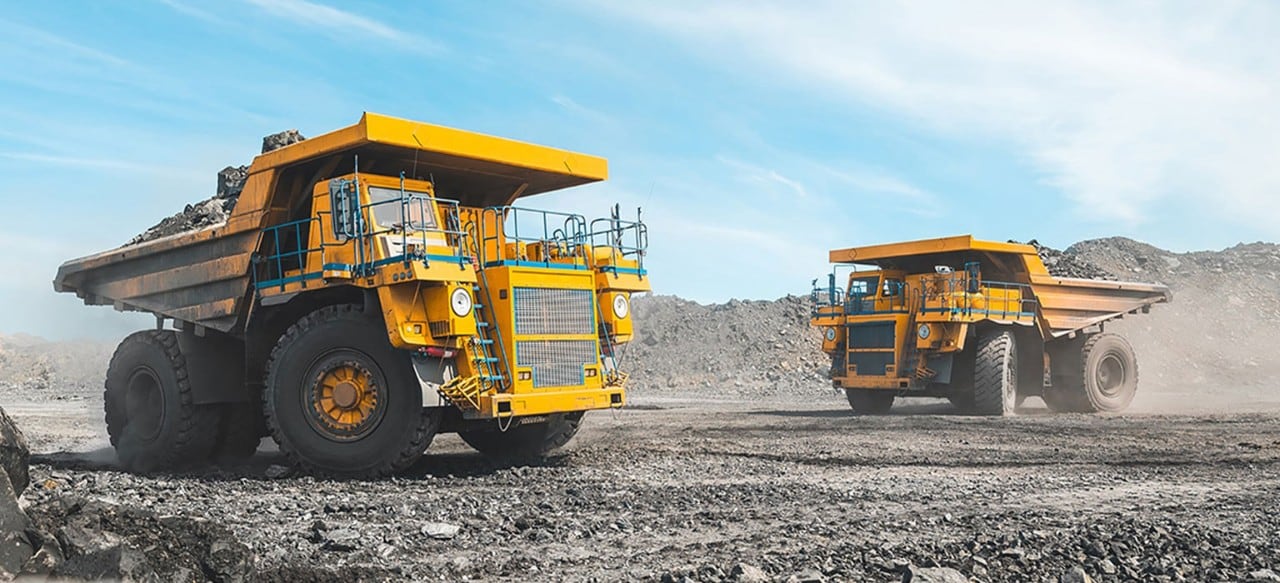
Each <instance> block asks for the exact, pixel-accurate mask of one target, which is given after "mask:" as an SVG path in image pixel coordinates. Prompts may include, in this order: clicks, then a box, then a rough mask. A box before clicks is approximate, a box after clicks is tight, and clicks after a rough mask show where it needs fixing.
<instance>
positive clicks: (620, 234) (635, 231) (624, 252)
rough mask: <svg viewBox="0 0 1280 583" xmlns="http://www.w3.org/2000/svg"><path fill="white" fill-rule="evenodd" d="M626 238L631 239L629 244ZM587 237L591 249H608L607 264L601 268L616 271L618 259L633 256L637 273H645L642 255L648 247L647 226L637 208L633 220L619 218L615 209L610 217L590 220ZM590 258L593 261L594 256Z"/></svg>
mask: <svg viewBox="0 0 1280 583" xmlns="http://www.w3.org/2000/svg"><path fill="white" fill-rule="evenodd" d="M601 224H603V225H604V227H603V228H597V225H601ZM628 238H629V239H630V241H631V242H630V244H628V242H627V240H628ZM587 239H588V241H589V242H590V243H591V247H592V248H593V249H599V248H601V247H605V248H607V249H609V262H608V265H605V266H602V267H601V269H604V270H612V271H614V272H617V270H618V262H619V259H627V258H632V257H633V258H635V261H636V270H637V272H638V275H641V276H643V275H644V274H645V270H644V256H645V252H646V251H647V250H648V249H649V227H648V225H645V224H644V222H643V221H641V220H640V217H639V211H638V210H637V211H636V220H634V221H630V220H625V219H622V218H619V217H618V216H617V211H616V209H615V211H614V215H613V216H611V217H608V218H603V217H602V218H598V219H595V220H593V221H591V228H590V232H589V233H588V234H587ZM602 240H603V241H602ZM592 260H593V261H594V258H592Z"/></svg>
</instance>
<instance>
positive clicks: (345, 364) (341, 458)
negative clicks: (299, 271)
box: [262, 305, 440, 478]
mask: <svg viewBox="0 0 1280 583" xmlns="http://www.w3.org/2000/svg"><path fill="white" fill-rule="evenodd" d="M335 379H338V380H340V382H334V380H335ZM420 387H421V385H420V384H419V383H418V380H417V377H416V376H415V375H414V373H413V365H412V362H411V361H410V355H409V353H407V352H404V351H399V350H396V349H395V348H393V347H392V346H391V343H390V342H389V341H388V340H387V335H386V330H385V329H384V327H383V325H382V321H381V318H376V315H375V316H370V315H366V314H365V313H364V312H363V310H362V309H361V308H360V307H359V306H354V305H337V306H328V307H324V308H321V309H319V310H316V311H314V312H312V313H310V314H308V315H307V316H304V317H303V318H302V319H301V320H299V321H298V322H297V323H296V324H294V325H293V326H290V327H289V330H288V331H286V332H285V334H284V336H283V337H281V338H280V341H279V343H277V344H276V347H275V350H273V351H272V352H271V358H270V360H269V362H268V363H267V379H266V387H265V389H264V390H263V395H262V405H263V407H262V408H263V412H264V413H265V415H266V421H267V427H268V429H269V431H270V433H271V437H272V438H273V439H275V441H276V443H277V444H279V446H280V451H282V452H284V453H285V455H287V456H288V457H289V458H290V459H291V460H293V461H294V463H296V464H297V465H299V466H301V467H302V468H303V469H304V470H307V471H309V472H311V473H315V474H320V475H327V476H338V477H356V478H373V477H380V476H386V475H389V474H393V473H396V472H399V471H401V470H404V469H405V468H407V467H409V466H410V465H412V464H413V463H414V462H415V461H417V460H418V458H420V457H422V453H423V452H424V451H425V450H426V449H427V446H428V445H430V443H431V439H432V438H433V437H435V434H436V431H437V430H438V429H439V427H440V411H439V409H434V408H432V409H424V408H423V407H422V390H421V388H420ZM340 393H341V395H342V396H340ZM326 395H327V396H326ZM326 408H327V409H326Z"/></svg>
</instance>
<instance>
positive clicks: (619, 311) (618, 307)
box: [613, 295, 631, 318]
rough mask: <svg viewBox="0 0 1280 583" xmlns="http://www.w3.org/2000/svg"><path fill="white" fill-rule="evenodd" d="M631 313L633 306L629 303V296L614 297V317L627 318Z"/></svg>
mask: <svg viewBox="0 0 1280 583" xmlns="http://www.w3.org/2000/svg"><path fill="white" fill-rule="evenodd" d="M629 313H631V305H630V304H629V303H628V302H627V296H623V295H617V296H613V315H615V316H617V317H619V318H626V317H627V314H629Z"/></svg>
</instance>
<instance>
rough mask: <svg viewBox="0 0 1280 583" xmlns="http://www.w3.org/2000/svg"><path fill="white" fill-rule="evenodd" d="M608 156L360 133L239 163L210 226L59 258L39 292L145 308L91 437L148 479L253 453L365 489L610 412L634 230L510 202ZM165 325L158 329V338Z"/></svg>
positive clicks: (405, 123) (521, 449)
mask: <svg viewBox="0 0 1280 583" xmlns="http://www.w3.org/2000/svg"><path fill="white" fill-rule="evenodd" d="M607 174H608V171H607V163H606V161H605V160H604V159H602V158H598V157H595V156H589V155H586V154H579V153H574V152H568V151H564V150H559V149H555V148H549V147H545V146H538V145H533V144H527V143H523V142H517V141H513V140H508V139H504V138H498V137H493V136H487V135H482V134H476V133H471V132H466V131H461V130H456V129H450V128H445V127H440V126H435V125H430V124H426V123H421V122H415V121H409V120H404V119H397V118H392V117H387V116H382V115H377V114H372V113H366V114H365V115H364V116H363V117H362V118H361V119H360V121H359V123H357V124H355V125H352V126H350V127H346V128H343V129H339V130H337V131H334V132H331V133H328V134H325V135H321V136H319V137H315V138H312V139H309V140H305V141H303V142H299V143H297V144H293V145H290V146H286V147H284V148H281V149H279V150H275V151H272V152H270V153H267V154H263V155H261V156H258V157H257V158H255V159H254V161H253V164H252V165H251V166H250V168H249V175H248V180H247V183H246V185H245V188H244V191H243V192H242V193H241V195H240V198H239V200H238V202H237V203H236V206H235V208H234V210H233V211H232V213H231V216H230V217H229V219H228V220H227V221H226V223H225V224H220V225H214V226H211V227H208V228H205V229H201V230H198V231H194V232H189V233H182V234H178V235H173V236H170V237H165V238H162V239H157V240H154V241H150V242H145V243H141V244H137V245H132V246H126V247H122V248H119V249H114V250H111V251H107V252H104V253H100V254H97V255H93V256H90V257H84V258H81V259H75V260H72V261H68V262H67V263H65V264H63V265H62V266H61V268H59V270H58V274H57V277H56V279H55V280H54V287H55V289H57V290H58V291H62V292H72V293H75V294H77V295H78V296H79V297H81V298H83V299H84V301H85V303H87V304H90V305H112V306H114V307H115V308H116V309H118V310H129V311H142V312H149V313H152V314H154V315H155V316H156V319H157V327H156V329H155V330H148V331H143V332H138V333H136V334H133V335H131V336H129V337H128V338H126V339H125V340H124V341H123V342H122V343H121V344H120V347H119V348H118V349H117V351H116V354H115V356H114V357H113V358H112V361H111V365H110V368H109V370H108V373H107V381H106V392H105V401H106V402H105V409H106V420H107V429H108V433H109V434H110V438H111V442H112V444H113V445H115V447H116V449H117V451H118V453H119V455H120V458H121V461H122V462H123V463H124V464H125V466H126V467H128V468H130V469H133V470H139V471H146V470H152V469H159V468H171V467H180V466H187V465H191V464H197V463H201V462H204V461H207V460H210V459H216V458H222V457H240V456H245V455H247V454H250V453H252V452H253V451H254V449H255V448H256V447H257V444H258V442H259V440H260V438H261V437H262V436H263V435H267V434H269V435H271V436H272V437H273V438H274V439H275V441H276V442H277V443H278V444H279V445H280V448H281V450H282V451H284V452H285V453H286V454H287V455H288V456H289V457H290V458H292V459H293V460H294V461H295V462H296V463H298V464H299V465H301V466H303V467H304V468H306V469H309V470H312V471H316V472H320V473H325V474H338V475H356V476H376V475H384V474H388V473H391V472H395V471H398V470H400V469H403V468H404V467H406V466H408V465H409V464H411V463H413V462H414V461H415V460H417V459H418V458H419V457H420V456H421V455H422V453H423V451H424V450H425V449H426V448H427V446H428V444H429V443H430V441H431V439H432V437H433V436H434V435H436V434H437V433H441V432H457V433H459V434H460V435H461V437H462V438H463V439H464V440H465V441H466V442H467V443H469V444H471V445H472V446H473V447H475V448H476V449H477V450H479V451H481V452H483V453H485V454H489V455H495V456H512V455H540V454H544V453H546V452H548V451H550V450H552V449H555V448H557V447H559V446H562V445H564V444H565V443H566V442H567V441H568V440H569V439H570V438H571V437H572V436H573V434H574V433H575V432H576V431H577V429H578V426H579V423H580V421H581V418H582V415H583V413H584V412H585V411H589V410H593V409H607V408H616V407H621V406H622V405H623V404H624V403H625V402H626V398H625V384H626V380H627V375H626V374H625V373H624V372H623V371H621V370H619V369H618V368H617V366H616V363H615V361H614V359H613V354H614V350H615V349H616V347H617V346H619V345H621V344H624V343H626V342H628V341H630V339H631V335H632V324H631V314H630V303H629V302H630V295H631V294H632V293H635V292H640V291H647V290H649V289H650V285H649V279H648V274H647V271H646V269H645V267H644V263H643V262H644V254H645V248H646V246H647V243H648V242H647V238H648V234H647V229H646V227H645V225H644V223H643V222H641V221H640V219H639V216H638V214H637V216H636V219H635V220H626V219H623V218H622V217H620V216H619V214H618V212H617V209H616V207H615V209H614V212H613V213H612V215H611V216H609V217H605V218H601V219H596V220H594V221H591V222H588V221H587V220H586V219H585V218H584V217H583V216H581V215H578V214H574V213H564V212H554V211H547V210H537V209H531V208H526V207H523V206H515V203H516V202H517V201H518V200H521V199H525V198H527V197H530V196H533V195H537V194H541V193H545V192H550V191H554V190H558V189H562V188H567V187H572V186H576V185H582V184H587V183H591V182H597V181H601V180H604V179H605V178H606V177H607ZM166 323H171V324H172V328H173V329H165V325H166Z"/></svg>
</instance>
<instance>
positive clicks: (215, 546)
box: [0, 409, 254, 581]
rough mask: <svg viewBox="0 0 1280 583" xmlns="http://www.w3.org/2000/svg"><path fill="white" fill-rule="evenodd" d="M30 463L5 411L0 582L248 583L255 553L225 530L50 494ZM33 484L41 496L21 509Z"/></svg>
mask: <svg viewBox="0 0 1280 583" xmlns="http://www.w3.org/2000/svg"><path fill="white" fill-rule="evenodd" d="M29 461H30V452H29V451H28V448H27V442H26V438H25V437H24V436H23V434H22V431H20V430H19V429H18V427H17V426H16V425H15V424H14V423H13V421H12V420H11V419H10V418H9V416H8V415H7V414H6V413H5V412H4V410H3V409H0V579H4V580H7V579H9V578H12V577H14V576H19V575H21V576H29V577H37V576H43V577H55V578H60V579H61V578H75V579H88V580H100V579H113V580H133V581H184V580H185V581H190V580H209V579H212V580H218V581H246V580H249V578H250V575H251V574H252V572H253V558H254V557H253V554H252V553H250V552H249V549H248V547H246V546H245V545H244V544H242V543H240V542H239V541H237V540H236V539H235V538H234V537H233V536H232V534H231V532H230V531H228V530H227V529H226V528H225V527H223V526H221V525H218V524H216V523H213V522H212V521H208V520H200V519H194V518H185V517H176V516H159V515H157V514H156V513H154V512H152V511H150V510H146V509H142V508H136V507H127V506H120V505H117V504H113V503H109V502H104V501H101V500H88V499H85V498H82V497H79V496H76V495H72V494H65V495H64V494H57V493H51V492H50V491H52V490H54V489H56V488H58V487H59V484H58V483H57V482H56V481H55V480H50V479H46V480H45V481H44V482H43V483H40V484H36V485H34V486H32V485H31V484H29V482H30V477H29V466H28V463H29ZM29 486H31V489H32V490H36V491H38V492H39V494H40V495H39V496H36V498H37V500H38V501H37V503H35V504H33V505H31V506H29V507H27V508H26V509H24V508H23V506H22V504H21V503H20V502H19V498H20V497H21V496H22V495H23V493H24V492H26V491H27V490H28V487H29Z"/></svg>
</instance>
